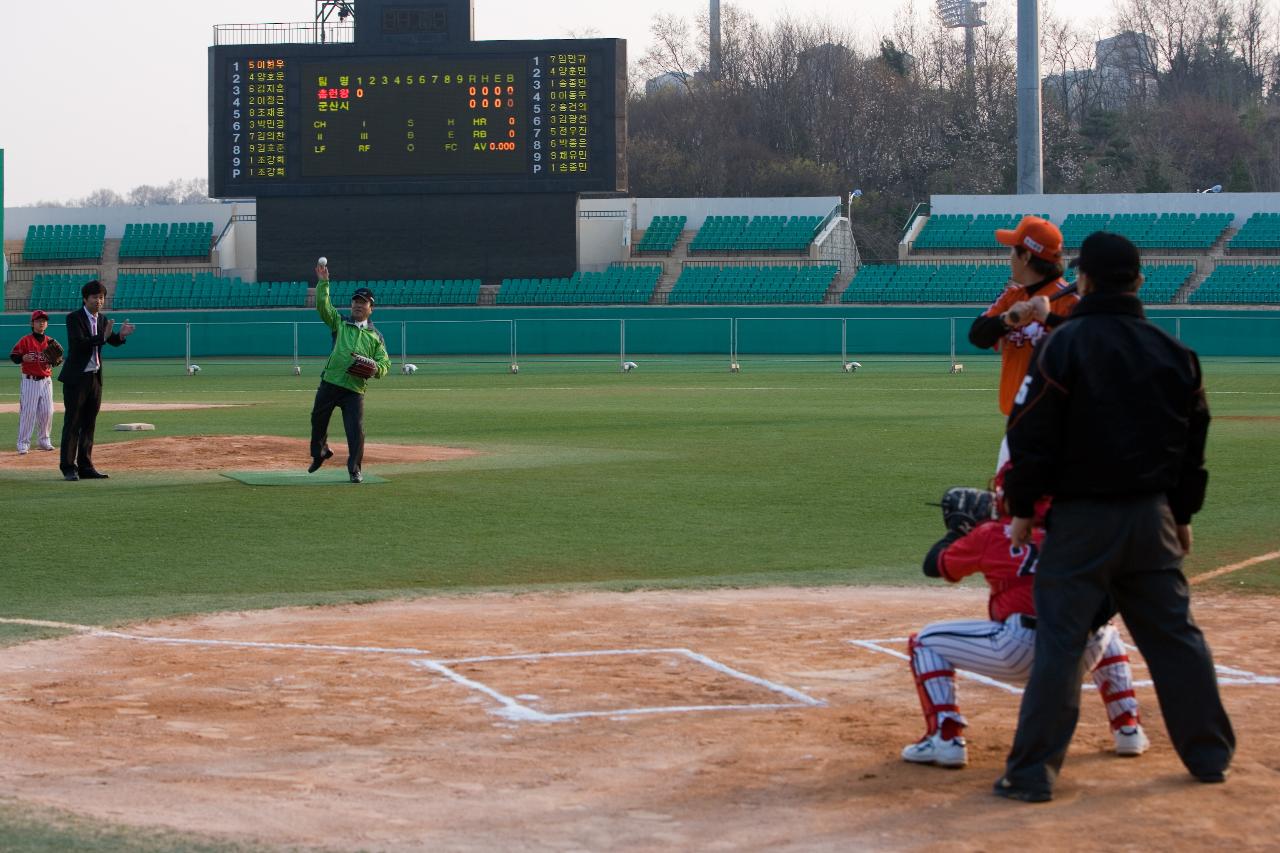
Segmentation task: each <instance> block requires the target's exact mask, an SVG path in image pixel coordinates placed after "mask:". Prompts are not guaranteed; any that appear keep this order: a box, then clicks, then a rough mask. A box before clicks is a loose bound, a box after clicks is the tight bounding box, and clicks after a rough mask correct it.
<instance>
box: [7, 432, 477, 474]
mask: <svg viewBox="0 0 1280 853" xmlns="http://www.w3.org/2000/svg"><path fill="white" fill-rule="evenodd" d="M310 448H311V444H310V442H309V441H307V440H306V439H302V438H285V437H283V436H279V435H179V436H165V437H161V438H145V439H136V440H131V441H117V442H113V443H111V444H99V445H97V446H96V447H94V449H93V461H94V463H95V464H96V465H97V466H98V467H100V468H102V469H104V470H110V471H179V470H181V471H281V470H287V469H292V468H298V467H299V466H301V467H303V468H305V467H306V466H307V464H308V463H309V462H310V461H311V449H310ZM332 448H333V454H334V455H333V458H332V459H330V460H329V461H328V462H327V463H326V464H327V465H332V466H336V467H345V466H346V461H347V453H346V446H345V444H344V443H342V442H341V439H339V440H338V441H337V442H335V443H334V444H333V445H332ZM475 455H476V451H474V450H467V449H466V448H461V447H437V446H433V445H427V444H366V445H365V446H364V464H365V466H366V467H367V466H370V465H387V464H397V463H406V462H408V463H412V462H444V461H447V460H450V459H462V458H465V457H467V456H475ZM57 463H58V457H57V454H56V453H35V452H32V453H28V454H27V455H25V456H19V455H18V454H17V453H15V452H12V451H10V452H8V453H0V468H40V467H47V466H48V465H50V464H52V465H53V466H55V467H56V466H57Z"/></svg>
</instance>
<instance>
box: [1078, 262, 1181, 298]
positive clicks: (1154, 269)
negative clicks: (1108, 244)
mask: <svg viewBox="0 0 1280 853" xmlns="http://www.w3.org/2000/svg"><path fill="white" fill-rule="evenodd" d="M1195 271H1196V265H1195V264H1160V265H1156V264H1147V265H1146V266H1144V267H1143V268H1142V278H1143V281H1142V290H1141V291H1140V292H1139V293H1138V295H1139V296H1140V297H1141V298H1142V301H1143V302H1145V303H1146V304H1148V305H1169V304H1171V303H1172V302H1173V301H1174V297H1175V296H1177V295H1178V291H1179V290H1181V289H1182V287H1183V286H1184V285H1185V284H1186V283H1187V280H1188V279H1190V278H1191V276H1192V275H1194V274H1195ZM1066 278H1067V281H1070V282H1075V280H1076V271H1075V270H1072V269H1069V270H1067V276H1066Z"/></svg>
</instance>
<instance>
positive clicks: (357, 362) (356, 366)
mask: <svg viewBox="0 0 1280 853" xmlns="http://www.w3.org/2000/svg"><path fill="white" fill-rule="evenodd" d="M347 373H350V374H351V375H352V376H359V377H360V378H361V379H372V378H373V377H374V376H377V375H378V362H376V361H374V360H373V359H371V358H369V356H367V355H359V354H358V353H357V354H355V355H352V356H351V364H350V365H348V366H347Z"/></svg>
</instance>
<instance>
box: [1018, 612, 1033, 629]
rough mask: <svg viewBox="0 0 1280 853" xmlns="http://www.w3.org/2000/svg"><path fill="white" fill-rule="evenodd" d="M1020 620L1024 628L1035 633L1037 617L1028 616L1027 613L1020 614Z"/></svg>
mask: <svg viewBox="0 0 1280 853" xmlns="http://www.w3.org/2000/svg"><path fill="white" fill-rule="evenodd" d="M1018 618H1019V619H1021V620H1022V627H1023V628H1026V629H1027V630H1028V631H1034V630H1035V629H1036V617H1034V616H1028V615H1027V614H1025V613H1019V614H1018Z"/></svg>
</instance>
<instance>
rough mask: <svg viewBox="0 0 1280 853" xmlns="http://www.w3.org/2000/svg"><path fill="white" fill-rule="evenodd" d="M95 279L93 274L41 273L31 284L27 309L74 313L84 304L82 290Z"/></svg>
mask: <svg viewBox="0 0 1280 853" xmlns="http://www.w3.org/2000/svg"><path fill="white" fill-rule="evenodd" d="M93 278H94V276H93V274H92V273H79V274H75V273H72V274H66V273H63V274H58V273H39V274H37V275H36V277H35V278H34V279H32V282H31V296H30V298H29V299H28V305H27V308H28V309H29V310H32V311H34V310H35V309H37V308H40V309H42V310H44V311H74V310H75V309H76V308H79V307H80V306H81V305H83V304H84V298H83V297H82V296H81V295H80V288H81V287H83V286H84V283H85V282H86V281H90V280H92V279H93Z"/></svg>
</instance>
